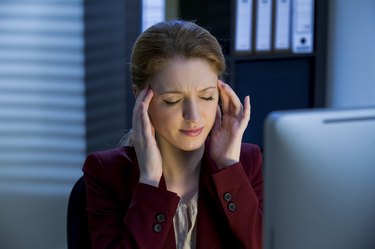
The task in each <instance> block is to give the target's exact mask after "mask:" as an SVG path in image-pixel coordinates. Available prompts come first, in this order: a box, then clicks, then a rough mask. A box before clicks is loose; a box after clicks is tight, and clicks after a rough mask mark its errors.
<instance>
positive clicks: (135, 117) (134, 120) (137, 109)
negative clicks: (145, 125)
mask: <svg viewBox="0 0 375 249" xmlns="http://www.w3.org/2000/svg"><path fill="white" fill-rule="evenodd" d="M148 90H149V88H144V89H142V90H141V91H140V92H139V94H138V96H137V99H136V101H135V104H134V108H133V116H132V126H133V127H134V128H136V127H138V126H137V120H139V115H140V114H139V112H140V105H141V103H142V102H143V100H144V98H145V96H146V95H147V93H148Z"/></svg>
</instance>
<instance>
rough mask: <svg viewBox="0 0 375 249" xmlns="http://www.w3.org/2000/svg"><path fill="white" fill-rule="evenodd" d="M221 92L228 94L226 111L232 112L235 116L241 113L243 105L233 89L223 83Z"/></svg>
mask: <svg viewBox="0 0 375 249" xmlns="http://www.w3.org/2000/svg"><path fill="white" fill-rule="evenodd" d="M223 84H224V86H223V90H224V91H223V92H224V93H225V94H226V95H227V96H228V97H227V99H228V100H229V101H228V107H227V108H228V109H227V112H226V113H231V114H234V115H235V116H238V115H242V111H243V106H242V103H241V101H240V99H239V98H238V96H237V94H236V93H235V92H234V90H233V89H232V88H231V87H230V86H229V85H228V84H225V83H223Z"/></svg>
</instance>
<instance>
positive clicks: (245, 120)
mask: <svg viewBox="0 0 375 249" xmlns="http://www.w3.org/2000/svg"><path fill="white" fill-rule="evenodd" d="M243 112H244V113H243V117H242V120H241V127H242V128H243V129H244V130H245V129H246V127H247V125H248V123H249V121H250V114H251V105H250V96H246V97H245V100H244V111H243Z"/></svg>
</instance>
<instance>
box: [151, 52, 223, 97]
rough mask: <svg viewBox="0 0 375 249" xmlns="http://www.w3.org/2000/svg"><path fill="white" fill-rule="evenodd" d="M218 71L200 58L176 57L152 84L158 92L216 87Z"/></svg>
mask: <svg viewBox="0 0 375 249" xmlns="http://www.w3.org/2000/svg"><path fill="white" fill-rule="evenodd" d="M217 80H218V75H217V73H216V72H215V71H214V70H213V69H212V68H211V66H210V64H209V63H208V62H207V61H206V60H204V59H200V58H191V59H182V58H176V59H173V60H171V61H170V62H168V63H167V64H166V66H165V67H164V68H163V69H162V70H161V71H160V72H158V73H157V74H156V75H155V76H154V77H153V78H152V79H151V80H150V86H151V88H152V89H154V90H155V91H156V92H157V93H162V92H164V91H181V92H185V91H197V90H202V89H204V88H207V87H216V84H217Z"/></svg>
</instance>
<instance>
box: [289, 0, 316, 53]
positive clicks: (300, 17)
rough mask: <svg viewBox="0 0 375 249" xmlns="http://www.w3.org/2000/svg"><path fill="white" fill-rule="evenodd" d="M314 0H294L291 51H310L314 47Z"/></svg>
mask: <svg viewBox="0 0 375 249" xmlns="http://www.w3.org/2000/svg"><path fill="white" fill-rule="evenodd" d="M313 34H314V0H294V1H293V16H292V51H293V52H294V53H311V52H313V47H314V35H313Z"/></svg>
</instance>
